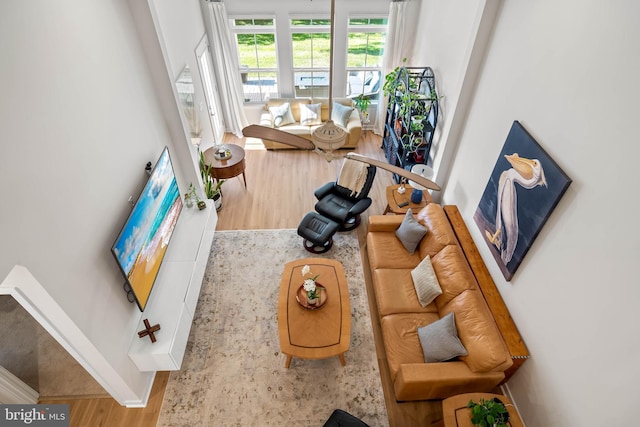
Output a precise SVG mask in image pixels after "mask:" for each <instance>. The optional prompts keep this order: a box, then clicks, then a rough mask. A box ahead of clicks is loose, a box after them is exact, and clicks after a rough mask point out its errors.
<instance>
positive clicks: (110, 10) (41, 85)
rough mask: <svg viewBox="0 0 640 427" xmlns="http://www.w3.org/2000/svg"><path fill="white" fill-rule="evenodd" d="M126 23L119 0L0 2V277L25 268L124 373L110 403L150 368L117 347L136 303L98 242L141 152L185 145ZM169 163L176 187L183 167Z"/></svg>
mask: <svg viewBox="0 0 640 427" xmlns="http://www.w3.org/2000/svg"><path fill="white" fill-rule="evenodd" d="M196 5H197V4H196ZM189 24H190V25H191V24H192V23H189ZM138 30H139V29H138V28H137V26H136V24H135V23H134V21H133V19H132V13H131V10H130V8H129V5H128V4H127V2H126V1H125V0H113V1H107V2H85V1H80V0H64V1H58V2H43V1H35V2H21V1H17V0H10V1H5V2H1V3H0V40H2V41H1V42H0V57H2V66H1V67H0V82H2V83H1V84H2V94H3V95H2V98H1V100H0V129H1V131H0V132H1V133H2V155H1V156H0V194H2V195H3V198H4V200H5V201H4V203H3V205H2V209H0V236H2V240H1V242H2V243H1V244H0V278H4V277H5V276H6V275H7V274H8V272H9V271H10V269H11V268H12V267H13V266H14V265H16V264H21V265H24V266H26V267H27V268H28V269H29V271H31V272H32V273H33V275H34V276H35V277H36V279H38V280H39V281H40V282H41V283H42V285H43V286H44V287H45V288H46V290H47V291H48V292H49V294H50V295H51V297H52V298H53V299H54V300H55V301H56V303H57V304H59V305H60V306H61V307H62V308H63V309H64V311H65V312H66V314H67V315H68V316H69V317H70V318H71V319H72V320H73V322H74V323H75V324H76V325H77V326H78V328H80V330H81V331H82V333H83V334H84V335H85V336H86V338H88V340H89V341H90V342H91V343H92V344H93V345H94V346H96V348H97V349H98V350H99V351H100V353H101V354H102V355H103V356H104V357H105V359H106V360H107V361H108V363H110V365H111V366H112V367H113V369H114V371H115V372H117V375H118V376H119V378H118V381H123V382H124V383H126V386H127V387H128V388H129V390H128V392H127V393H125V394H126V396H125V397H123V396H119V397H118V396H114V397H116V398H118V400H119V402H120V403H124V400H128V401H131V400H136V398H139V399H144V398H145V397H146V396H145V393H146V392H147V391H148V389H149V385H150V383H151V381H152V380H153V375H151V374H149V373H144V374H143V373H140V372H139V371H138V370H137V369H136V367H135V366H134V364H133V363H132V362H131V360H129V358H128V356H127V353H128V349H129V345H130V342H131V340H132V339H134V337H136V326H137V322H138V320H139V317H140V312H139V311H138V309H137V307H136V306H135V304H130V303H128V302H127V300H126V296H125V294H124V292H123V291H122V284H123V282H124V280H123V278H122V276H121V274H120V272H119V271H118V268H117V266H116V263H115V261H114V260H113V257H112V255H111V254H110V252H109V248H110V247H111V245H112V243H113V241H114V240H115V237H116V235H117V233H118V231H119V229H120V227H121V226H122V224H123V223H124V221H125V219H126V216H127V214H128V213H129V209H130V205H129V203H128V202H127V199H128V198H129V196H130V195H133V196H134V197H137V195H138V193H139V192H140V190H141V188H142V186H143V184H144V182H145V179H146V175H145V173H144V166H145V164H146V162H147V161H152V162H155V160H156V159H157V158H158V156H159V155H160V153H161V151H162V148H163V147H164V146H165V145H168V146H169V148H170V151H171V154H172V156H173V157H174V159H175V158H180V157H184V154H183V153H181V150H182V151H185V149H184V147H183V146H182V145H180V143H181V141H174V140H173V138H172V136H171V134H170V132H169V129H168V124H167V123H168V122H167V120H166V119H167V112H166V111H164V110H163V109H162V108H161V104H160V103H159V100H158V96H159V95H158V93H159V91H158V86H157V84H158V81H154V80H153V79H152V78H151V75H150V70H149V67H148V65H147V64H148V63H147V60H146V57H145V52H144V49H143V47H142V45H141V42H140V34H139V33H138ZM165 74H166V73H165ZM159 81H161V80H159ZM169 114H170V113H169ZM174 118H175V117H174ZM178 120H179V119H178ZM186 155H187V156H188V152H186ZM176 163H177V164H176ZM174 166H175V167H176V169H177V173H178V183H179V185H180V186H181V188H186V185H188V184H185V181H186V182H188V181H189V180H191V179H192V178H191V177H192V176H194V174H195V172H193V171H189V170H185V163H184V162H180V161H178V162H176V161H175V160H174ZM186 166H187V167H188V164H186ZM103 385H104V383H103Z"/></svg>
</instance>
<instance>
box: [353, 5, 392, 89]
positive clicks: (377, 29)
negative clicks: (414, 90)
mask: <svg viewBox="0 0 640 427" xmlns="http://www.w3.org/2000/svg"><path fill="white" fill-rule="evenodd" d="M386 30H387V18H386V17H384V18H383V17H366V18H350V19H349V28H348V33H347V34H348V40H347V93H346V94H347V96H348V97H356V96H358V95H362V94H364V95H365V96H367V97H368V98H370V99H378V97H379V94H380V88H381V87H382V85H383V82H382V55H383V53H384V42H385V38H386V35H387V34H386Z"/></svg>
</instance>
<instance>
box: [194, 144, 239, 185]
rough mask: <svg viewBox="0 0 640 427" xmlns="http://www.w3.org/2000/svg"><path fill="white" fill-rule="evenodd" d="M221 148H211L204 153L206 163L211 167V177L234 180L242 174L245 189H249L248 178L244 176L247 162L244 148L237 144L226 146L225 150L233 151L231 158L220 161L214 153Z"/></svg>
mask: <svg viewBox="0 0 640 427" xmlns="http://www.w3.org/2000/svg"><path fill="white" fill-rule="evenodd" d="M218 148H219V147H211V148H209V149H207V150H205V151H204V161H205V163H206V164H207V165H210V166H211V171H210V174H211V177H212V178H213V179H215V180H221V179H228V178H233V177H234V176H238V175H240V174H242V179H243V181H244V186H245V188H246V187H247V178H246V177H245V175H244V170H245V160H244V148H242V147H240V146H239V145H236V144H224V148H227V149H229V150H231V157H230V158H228V159H225V160H218V159H216V157H215V155H214V151H215V150H216V149H218Z"/></svg>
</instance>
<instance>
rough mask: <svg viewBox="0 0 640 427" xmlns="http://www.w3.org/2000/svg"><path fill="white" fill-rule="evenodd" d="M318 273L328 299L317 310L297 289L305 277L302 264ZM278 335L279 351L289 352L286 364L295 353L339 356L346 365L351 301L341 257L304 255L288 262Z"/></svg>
mask: <svg viewBox="0 0 640 427" xmlns="http://www.w3.org/2000/svg"><path fill="white" fill-rule="evenodd" d="M305 264H306V265H308V266H309V267H310V268H311V272H312V273H313V274H314V275H315V274H319V275H320V276H319V277H318V279H317V280H316V282H317V283H318V284H321V285H322V286H324V288H325V289H326V293H327V300H326V302H325V303H324V304H323V305H322V306H321V307H320V308H317V309H315V310H309V309H306V308H304V307H302V306H301V305H300V304H299V303H298V301H297V300H296V293H297V292H298V289H299V288H300V286H301V285H302V282H303V281H304V279H305V277H303V276H302V267H303V266H304V265H305ZM278 335H279V336H280V351H282V353H284V354H285V355H286V356H287V360H286V362H285V367H286V368H288V367H289V366H290V365H291V359H292V358H293V357H299V358H301V359H326V358H328V357H333V356H338V357H339V358H340V363H342V366H345V365H346V361H345V359H344V353H346V351H347V350H349V342H350V336H351V303H350V301H349V288H348V287H347V278H346V276H345V274H344V268H343V267H342V264H340V263H339V262H338V261H335V260H331V259H325V258H305V259H300V260H297V261H292V262H289V263H287V264H286V265H285V267H284V272H283V273H282V281H281V282H280V296H279V298H278Z"/></svg>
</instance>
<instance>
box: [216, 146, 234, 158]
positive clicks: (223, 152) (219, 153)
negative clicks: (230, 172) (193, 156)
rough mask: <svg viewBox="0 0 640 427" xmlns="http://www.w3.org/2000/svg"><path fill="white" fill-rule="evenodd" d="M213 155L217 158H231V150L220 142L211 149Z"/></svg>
mask: <svg viewBox="0 0 640 427" xmlns="http://www.w3.org/2000/svg"><path fill="white" fill-rule="evenodd" d="M213 157H215V158H216V159H218V160H228V159H230V158H231V150H230V149H229V148H228V147H227V146H225V145H224V144H222V145H221V146H219V147H215V149H214V151H213Z"/></svg>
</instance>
